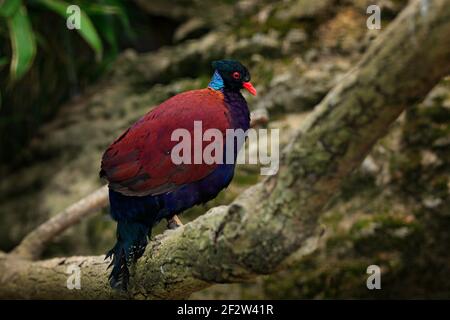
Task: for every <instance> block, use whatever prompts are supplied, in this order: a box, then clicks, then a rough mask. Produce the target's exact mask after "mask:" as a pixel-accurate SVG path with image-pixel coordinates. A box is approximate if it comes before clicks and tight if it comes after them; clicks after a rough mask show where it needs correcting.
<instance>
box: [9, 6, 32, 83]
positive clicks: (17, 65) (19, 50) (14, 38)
mask: <svg viewBox="0 0 450 320" xmlns="http://www.w3.org/2000/svg"><path fill="white" fill-rule="evenodd" d="M8 28H9V33H10V37H11V45H12V60H11V67H10V68H11V70H10V73H11V80H12V81H13V82H14V81H17V80H19V79H20V78H22V77H23V75H24V74H25V73H26V72H27V71H28V70H29V69H30V67H31V64H32V63H33V59H34V56H35V54H36V40H35V38H34V33H33V30H32V29H31V24H30V21H29V19H28V15H27V11H26V8H25V6H20V8H19V9H18V10H17V11H16V12H15V13H14V14H13V15H12V16H11V17H10V18H8Z"/></svg>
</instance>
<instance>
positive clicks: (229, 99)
mask: <svg viewBox="0 0 450 320" xmlns="http://www.w3.org/2000/svg"><path fill="white" fill-rule="evenodd" d="M223 96H224V100H225V105H226V106H227V108H228V110H229V114H230V118H231V126H232V127H233V129H242V130H244V131H247V130H248V129H249V128H250V112H249V110H248V106H247V102H246V101H245V98H244V97H243V96H242V94H241V92H240V91H235V90H229V89H226V88H225V89H223Z"/></svg>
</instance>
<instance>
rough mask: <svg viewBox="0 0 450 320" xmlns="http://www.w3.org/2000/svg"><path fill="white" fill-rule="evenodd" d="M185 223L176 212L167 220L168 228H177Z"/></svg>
mask: <svg viewBox="0 0 450 320" xmlns="http://www.w3.org/2000/svg"><path fill="white" fill-rule="evenodd" d="M182 225H183V222H181V220H180V218H178V216H177V215H176V214H174V215H173V217H172V218H170V219H168V220H167V228H168V229H176V228H179V227H181V226H182Z"/></svg>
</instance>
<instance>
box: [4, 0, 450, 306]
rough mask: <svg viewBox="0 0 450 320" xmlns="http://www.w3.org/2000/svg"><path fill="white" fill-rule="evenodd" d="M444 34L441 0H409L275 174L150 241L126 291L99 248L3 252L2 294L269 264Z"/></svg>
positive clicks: (179, 284) (304, 228)
mask: <svg viewBox="0 0 450 320" xmlns="http://www.w3.org/2000/svg"><path fill="white" fill-rule="evenodd" d="M449 36H450V8H449V7H448V5H446V1H445V0H436V1H432V2H431V1H413V2H412V3H411V4H410V5H409V6H408V7H407V8H406V9H405V10H404V11H403V12H402V13H401V14H400V16H399V17H398V18H397V19H396V20H395V21H394V22H393V23H392V24H391V25H390V26H389V28H388V29H387V30H386V31H385V32H384V34H383V35H382V36H380V37H379V38H377V40H376V41H375V43H373V45H372V46H371V48H370V49H369V50H368V52H367V53H366V54H365V56H364V58H363V59H362V61H361V62H360V63H359V64H358V65H357V66H356V67H355V68H354V69H353V70H352V71H351V72H349V73H348V74H347V75H346V77H345V78H343V79H342V81H341V82H340V84H339V85H337V86H336V87H335V88H334V89H333V90H332V91H331V92H330V93H329V94H328V95H327V97H326V98H325V99H324V100H323V101H322V102H321V104H320V105H319V106H318V107H317V108H316V110H315V111H314V112H313V113H312V114H311V115H310V117H309V118H308V120H307V121H306V123H305V124H304V126H303V127H302V128H300V130H299V131H298V133H297V135H296V136H295V137H294V138H293V140H292V141H291V143H290V144H289V146H288V147H287V148H286V149H285V150H284V152H283V156H282V160H281V165H280V171H279V174H278V175H277V176H273V177H270V178H268V179H266V180H265V181H264V182H262V183H260V184H258V185H256V186H254V187H252V188H250V189H249V190H247V192H245V193H244V194H242V195H241V196H240V197H238V199H236V200H235V201H234V202H233V203H232V204H231V205H229V206H221V207H217V208H214V209H212V210H210V211H209V212H208V213H207V214H205V215H203V216H201V217H200V218H198V219H197V220H195V221H194V222H192V223H189V224H187V225H185V226H184V227H182V228H179V229H177V230H175V231H170V232H166V233H164V234H163V235H162V236H160V237H158V238H157V239H155V240H154V241H153V242H151V244H150V245H149V248H148V249H147V251H146V253H145V255H144V257H142V258H141V259H140V260H139V262H138V263H137V265H136V266H135V270H134V273H133V277H132V287H131V289H130V291H129V294H127V295H126V296H125V295H124V296H120V295H119V294H118V293H115V292H113V291H112V290H110V289H109V287H108V283H107V273H108V271H107V270H106V267H107V265H108V262H104V261H103V259H104V257H103V256H98V257H71V258H57V259H51V260H46V261H38V262H27V261H22V260H18V259H17V258H14V257H13V256H7V255H1V256H0V270H1V272H0V274H1V278H0V297H10V298H33V297H34V298H55V297H57V298H109V297H118V298H119V297H129V298H184V297H188V296H189V295H190V294H191V293H192V292H195V291H197V290H200V289H202V288H205V287H207V286H208V285H210V284H212V283H223V282H239V281H245V280H246V279H249V278H252V277H254V276H256V275H260V274H267V273H272V272H274V271H276V270H277V269H279V268H280V267H281V266H283V265H284V264H283V262H286V261H287V260H288V258H289V257H290V256H291V255H292V254H294V253H295V252H298V250H299V249H300V250H301V249H305V246H307V245H310V243H311V241H308V239H314V238H316V237H317V236H318V234H317V232H316V231H317V220H318V217H319V216H320V214H321V212H322V211H323V208H324V206H325V205H326V203H327V202H328V200H329V199H330V198H331V197H332V196H333V195H334V194H335V193H336V192H338V191H339V188H340V185H341V183H342V180H343V178H344V177H345V176H347V175H348V174H349V173H350V172H351V171H352V170H353V169H354V168H355V167H356V166H357V165H358V164H359V163H360V162H361V161H362V159H363V158H364V156H365V155H366V154H367V153H368V152H369V150H370V148H371V147H372V145H373V144H374V143H375V141H377V139H379V138H380V137H381V136H382V135H384V134H385V133H386V131H387V130H388V128H389V125H390V124H391V123H392V122H393V121H394V120H395V119H396V118H397V117H398V115H399V114H400V113H401V112H402V111H403V110H404V109H405V108H406V107H407V106H409V105H412V104H414V103H417V102H418V101H420V100H421V99H422V98H423V97H424V96H425V95H426V93H427V92H429V91H430V90H431V89H432V88H433V86H434V85H435V84H436V83H437V82H438V81H439V79H440V78H442V77H443V76H445V75H447V74H448V73H449V71H450V60H449V58H448V57H449V56H450V44H449V43H448V38H449ZM70 264H77V265H79V266H80V268H81V272H82V278H81V286H82V289H81V290H68V289H67V288H66V280H67V274H66V273H65V272H66V268H67V266H68V265H70Z"/></svg>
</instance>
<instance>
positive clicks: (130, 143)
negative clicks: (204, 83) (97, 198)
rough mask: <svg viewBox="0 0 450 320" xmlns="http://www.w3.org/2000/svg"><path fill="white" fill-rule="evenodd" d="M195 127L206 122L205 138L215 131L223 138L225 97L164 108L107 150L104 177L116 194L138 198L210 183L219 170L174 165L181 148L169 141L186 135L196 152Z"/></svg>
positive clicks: (209, 95)
mask: <svg viewBox="0 0 450 320" xmlns="http://www.w3.org/2000/svg"><path fill="white" fill-rule="evenodd" d="M194 121H202V129H203V132H204V131H205V130H206V129H209V128H215V129H218V130H220V132H222V134H223V136H225V132H226V129H227V128H229V127H230V125H229V124H230V121H229V116H228V109H227V108H226V106H225V103H224V100H223V94H222V93H221V92H219V91H215V90H212V89H202V90H193V91H188V92H185V93H181V94H178V95H176V96H174V97H172V98H170V99H168V100H167V101H165V102H163V103H162V104H160V105H159V106H157V107H156V108H155V109H153V110H151V111H150V112H149V113H147V114H146V115H145V116H144V117H142V118H141V119H140V120H139V121H137V122H136V123H135V124H134V125H133V126H132V127H130V128H129V129H128V130H127V131H125V132H124V133H123V134H122V135H121V136H120V137H119V138H118V139H117V140H115V141H114V142H113V143H112V144H111V145H110V146H109V147H108V149H107V150H106V151H105V153H104V154H103V158H102V165H101V171H100V175H101V176H102V177H104V178H106V179H107V180H108V182H109V186H110V187H111V188H112V189H113V190H115V191H118V192H120V193H122V194H125V195H139V196H141V195H148V194H160V193H164V192H169V191H171V190H174V189H176V188H177V187H179V186H181V185H184V184H186V183H189V182H193V181H197V180H200V179H202V178H204V177H206V176H207V175H208V174H209V173H211V172H212V171H213V170H214V169H215V168H216V167H217V164H210V165H208V164H204V163H202V164H180V165H175V164H174V163H173V161H172V159H171V150H172V148H173V147H174V146H175V145H176V144H178V142H177V141H171V135H172V132H173V131H174V130H175V129H179V128H184V129H187V130H188V131H189V132H190V133H191V136H192V141H191V142H192V144H191V145H192V146H193V129H194ZM208 143H209V142H208ZM205 144H206V143H204V145H203V146H205Z"/></svg>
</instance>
